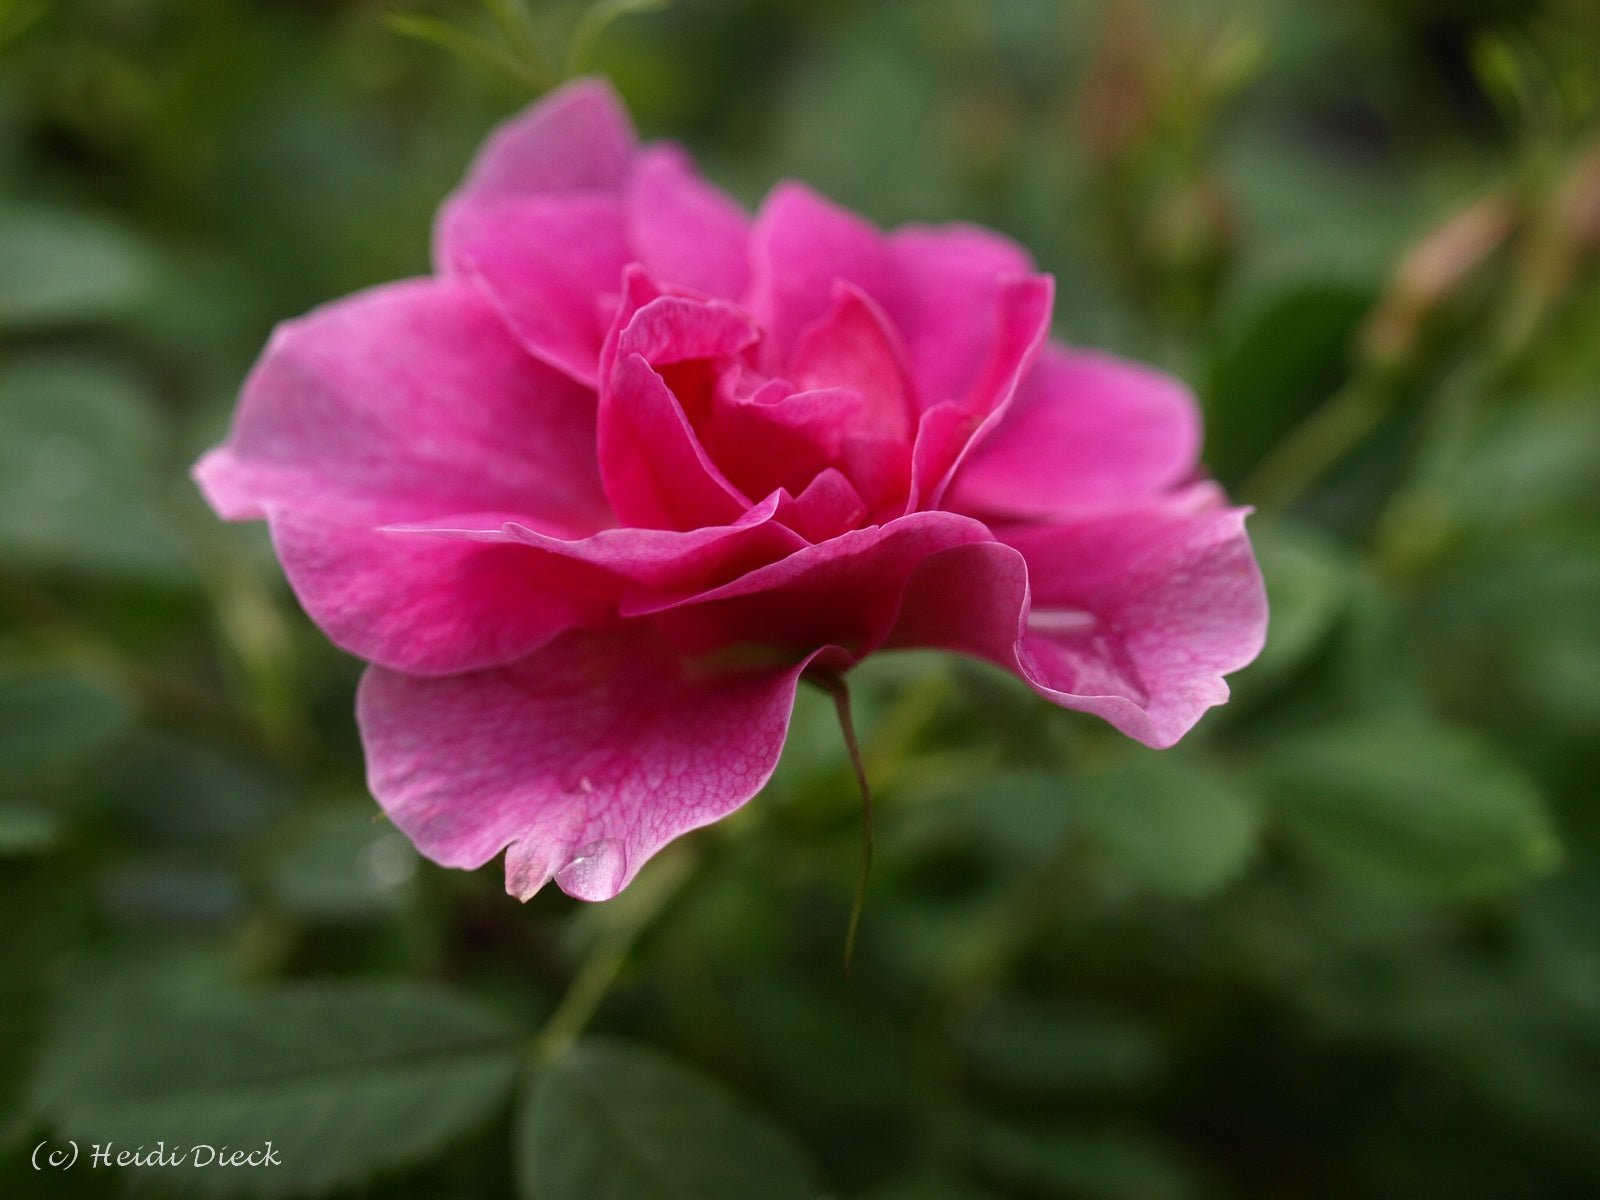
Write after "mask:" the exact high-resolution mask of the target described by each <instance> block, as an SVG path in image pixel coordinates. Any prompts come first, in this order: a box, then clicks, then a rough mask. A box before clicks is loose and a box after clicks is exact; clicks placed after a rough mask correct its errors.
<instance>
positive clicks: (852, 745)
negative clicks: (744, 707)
mask: <svg viewBox="0 0 1600 1200" xmlns="http://www.w3.org/2000/svg"><path fill="white" fill-rule="evenodd" d="M813 681H814V682H815V683H816V684H817V686H819V687H820V688H822V690H823V691H825V692H827V693H828V695H830V696H832V697H833V708H834V711H835V712H836V713H838V714H839V729H840V731H841V732H842V733H843V734H844V744H845V748H846V749H847V750H848V751H849V752H850V766H851V767H852V768H853V769H854V770H855V774H856V786H857V787H859V788H860V789H861V864H860V866H859V867H858V868H857V870H856V890H855V896H854V898H853V899H852V900H851V903H850V925H849V928H847V929H846V930H845V935H844V975H845V978H846V979H848V978H850V968H851V966H852V965H853V964H854V962H855V957H856V934H857V933H858V932H859V931H860V929H861V913H862V910H863V909H864V908H865V907H866V904H867V879H868V878H869V877H870V876H871V874H872V788H871V787H869V786H868V784H867V769H866V767H865V766H864V765H863V764H862V761H861V744H860V742H858V741H857V740H856V723H855V718H854V717H853V716H852V715H851V712H850V688H849V686H848V685H847V684H846V683H845V681H844V680H843V679H841V678H840V677H839V676H838V675H833V674H828V675H818V676H814V677H813Z"/></svg>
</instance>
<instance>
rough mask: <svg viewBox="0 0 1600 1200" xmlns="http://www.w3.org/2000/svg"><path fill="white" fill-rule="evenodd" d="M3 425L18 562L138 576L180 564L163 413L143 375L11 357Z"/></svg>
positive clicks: (7, 523)
mask: <svg viewBox="0 0 1600 1200" xmlns="http://www.w3.org/2000/svg"><path fill="white" fill-rule="evenodd" d="M0 428H3V429H4V430H5V431H6V435H5V437H4V438H0V544H3V545H5V547H6V552H7V556H8V557H9V558H10V560H11V561H12V562H13V563H15V564H17V565H18V566H22V567H32V568H46V569H60V568H71V569H77V570H84V571H92V572H97V573H115V574H120V575H131V576H135V577H140V578H145V577H152V576H154V577H158V578H166V577H169V576H171V575H172V574H173V573H174V572H175V571H177V570H180V569H181V567H182V564H183V558H182V553H181V550H180V548H179V546H178V543H177V542H176V540H175V539H174V537H173V536H172V533H171V531H170V530H169V528H168V527H167V526H166V524H165V523H164V521H163V517H162V514H161V512H160V505H159V501H158V498H157V497H158V488H159V486H160V484H161V482H162V479H161V463H160V454H159V451H160V440H161V428H160V423H159V418H158V416H157V413H156V411H155V408H154V406H153V405H152V404H151V402H150V399H149V397H148V396H147V395H146V394H145V392H144V390H143V388H141V387H140V386H139V384H138V383H137V381H135V380H133V379H131V378H129V376H128V375H126V374H125V373H123V372H121V371H117V370H113V369H111V368H110V367H106V366H100V365H96V364H93V363H89V362H83V361H78V360H73V359H65V358H53V357H38V358H31V359H24V360H20V361H16V362H12V363H8V364H6V365H5V366H3V367H0ZM174 474H176V473H175V472H174Z"/></svg>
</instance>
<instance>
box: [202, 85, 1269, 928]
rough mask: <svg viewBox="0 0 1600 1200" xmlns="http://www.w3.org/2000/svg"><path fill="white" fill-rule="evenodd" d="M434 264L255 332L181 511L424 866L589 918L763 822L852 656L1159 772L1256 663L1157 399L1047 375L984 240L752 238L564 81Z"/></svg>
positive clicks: (1247, 572) (1240, 522) (1242, 602)
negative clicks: (196, 518)
mask: <svg viewBox="0 0 1600 1200" xmlns="http://www.w3.org/2000/svg"><path fill="white" fill-rule="evenodd" d="M435 241H436V247H437V249H436V257H437V269H436V273H435V274H434V275H433V276H431V277H429V278H426V279H416V280H410V281H406V282H400V283H393V284H388V285H386V286H382V287H378V288H374V289H372V290H370V291H366V292H363V293H360V294H358V295H355V296H351V297H349V298H347V299H344V300H341V301H338V302H336V303H334V304H331V305H329V306H327V307H325V308H321V309H318V310H317V311H315V312H313V313H311V314H310V315H308V316H306V317H302V318H301V319H299V320H296V321H291V322H288V323H286V324H284V325H283V326H281V327H280V328H279V329H278V330H277V332H276V333H275V334H274V336H273V338H272V340H271V343H270V344H269V345H268V347H267V349H266V351H265V353H264V354H263V355H262V357H261V359H260V361H259V362H258V363H257V364H256V367H255V369H254V371H253V372H252V374H251V376H250V378H249V381H248V382H247V384H246V385H245V388H244V395H243V398H242V400H241V402H240V405H239V409H238V412H237V414H236V416H235V419H234V424H233V428H232V431H231V433H230V434H229V436H228V439H227V441H226V442H225V443H224V444H223V445H222V446H221V447H219V448H218V449H215V450H213V451H211V452H210V453H209V454H207V455H206V456H205V457H204V458H203V459H202V460H201V462H200V463H199V465H198V467H197V468H196V477H197V479H198V480H199V483H200V486H201V488H202V489H203V490H204V492H205V494H206V497H207V499H208V500H209V501H210V502H211V504H212V506H213V507H214V508H215V509H216V511H217V512H218V513H219V514H220V515H221V516H223V517H225V518H227V519H229V520H249V519H258V518H264V519H265V520H266V521H267V522H268V524H269V526H270V527H271V531H272V536H273V540H274V543H275V545H276V547H277V552H278V555H279V557H280V558H281V560H282V562H283V566H284V570H285V571H286V573H287V574H288V577H289V581H290V583H291V584H292V586H293V588H294V591H295V593H296V595H297V596H298V597H299V599H300V602H301V603H302V604H303V605H304V607H305V609H306V611H307V612H308V613H309V614H310V615H311V617H312V619H313V620H314V621H315V622H316V623H317V624H318V625H320V626H321V627H322V628H323V629H324V630H325V631H326V632H327V634H328V636H329V637H330V638H332V639H333V641H334V642H336V643H337V644H338V645H340V646H341V647H343V648H344V649H346V650H348V651H349V652H350V653H352V654H355V655H357V656H359V657H361V658H363V659H365V660H367V661H368V663H370V664H371V665H370V666H369V667H368V668H367V672H366V675H365V677H364V678H363V680H362V684H361V688H360V694H359V698H358V701H357V711H358V716H359V720H360V726H361V732H362V738H363V742H364V745H365V750H366V756H367V764H368V774H369V780H370V783H371V787H372V791H373V794H374V795H375V796H376V797H377V799H378V801H379V803H381V804H382V805H383V807H384V808H385V809H386V810H387V812H388V814H389V816H390V817H391V818H392V819H393V821H394V823H395V825H397V826H398V827H399V828H400V829H401V830H403V831H404V832H405V833H406V834H407V836H409V837H410V838H411V840H412V841H413V842H415V843H416V845H417V848H418V849H419V850H421V851H422V853H423V854H425V855H427V856H428V857H429V858H431V859H433V860H435V861H436V862H439V863H442V864H444V865H447V866H454V867H477V866H480V865H482V864H483V863H485V862H487V861H488V860H489V859H491V858H493V857H494V856H495V855H496V854H498V853H499V852H500V851H502V850H504V851H506V863H505V867H506V884H507V889H508V890H509V891H510V892H511V893H512V894H514V895H516V896H518V897H521V898H524V899H526V898H527V897H529V896H531V895H532V894H533V893H534V892H535V891H536V890H538V888H539V887H540V886H542V885H543V884H544V883H545V882H546V881H547V880H549V879H551V878H554V879H555V881H556V883H557V884H558V885H559V886H560V887H561V888H562V889H563V890H565V891H566V892H568V893H570V894H571V895H573V896H577V897H580V898H582V899H585V900H603V899H607V898H609V897H611V896H614V895H616V893H617V892H618V891H619V890H621V889H622V888H623V887H624V886H626V885H627V883H628V881H629V880H630V879H631V878H632V877H633V875H634V873H635V872H636V871H638V869H639V867H640V865H641V864H643V863H644V862H645V861H646V860H647V859H648V858H650V856H651V855H652V854H654V853H655V852H656V851H657V850H659V849H660V848H661V847H662V846H663V845H665V844H666V843H667V842H669V841H671V840H672V839H674V838H676V837H678V836H679V835H681V834H683V833H685V832H687V831H689V830H691V829H694V828H696V827H698V826H701V825H705V824H707V823H709V822H711V821H715V820H716V819H717V818H719V817H722V816H724V815H726V814H727V813H729V812H731V811H732V810H734V809H735V808H738V807H739V806H740V805H741V804H743V803H744V802H745V801H746V800H748V799H749V798H750V797H751V796H752V795H754V794H755V793H756V792H757V791H758V790H759V789H760V788H761V787H762V785H763V784H765V783H766V781H767V779H768V777H769V776H770V775H771V773H772V771H773V768H774V766H775V765H776V764H777V761H778V755H779V751H780V750H781V748H782V746H783V740H784V735H785V732H786V730H787V727H788V722H789V716H790V711H791V708H792V706H793V701H794V694H795V689H796V687H797V685H798V684H799V682H800V679H801V677H802V675H804V674H805V673H806V672H807V671H812V672H842V671H845V670H847V669H848V668H850V667H851V666H852V665H854V664H855V663H857V662H859V661H860V660H861V659H863V658H865V657H866V656H867V655H869V654H872V653H874V652H875V651H878V650H884V649H890V648H895V647H943V648H945V649H949V650H952V651H956V652H960V653H964V654H969V655H975V656H977V657H979V658H983V659H987V660H989V661H991V662H994V663H998V664H1000V665H1001V666H1003V667H1005V668H1008V669H1009V670H1011V671H1013V672H1015V673H1016V674H1017V675H1018V676H1020V677H1021V678H1022V679H1023V680H1024V681H1025V682H1026V683H1027V684H1028V685H1029V686H1031V687H1032V688H1033V689H1034V690H1035V691H1037V692H1039V693H1040V694H1041V695H1043V696H1045V697H1046V698H1048V699H1050V700H1052V701H1054V702H1055V703H1057V704H1061V705H1064V706H1066V707H1068V708H1074V709H1080V710H1082V711H1084V712H1089V713H1094V714H1097V715H1098V716H1100V717H1103V718H1104V719H1105V720H1107V721H1109V722H1110V723H1111V724H1113V725H1114V726H1116V727H1117V728H1118V729H1120V730H1122V731H1123V732H1124V733H1126V734H1128V735H1129V736H1131V737H1134V738H1137V739H1138V740H1139V741H1141V742H1145V743H1147V744H1148V745H1151V746H1167V745H1170V744H1172V743H1173V742H1175V741H1177V739H1178V738H1179V737H1181V736H1182V735H1183V734H1184V732H1185V731H1186V730H1188V729H1189V728H1190V726H1192V725H1193V724H1194V723H1195V721H1196V720H1198V719H1199V717H1200V715H1201V713H1202V712H1204V711H1205V709H1207V708H1208V707H1210V706H1211V705H1213V704H1219V703H1221V702H1222V701H1223V700H1225V699H1226V698H1227V694H1228V689H1227V685H1226V684H1225V683H1224V682H1223V680H1222V676H1223V675H1225V674H1226V673H1227V672H1229V671H1233V670H1236V669H1237V668H1239V667H1242V666H1244V665H1245V664H1246V663H1248V662H1249V661H1250V660H1251V659H1252V658H1254V657H1255V655H1256V653H1257V652H1258V650H1259V649H1260V646H1261V642H1262V637H1263V632H1264V628H1265V622H1266V602H1265V596H1264V593H1263V590H1262V584H1261V578H1260V574H1259V572H1258V570H1257V567H1256V563H1255V560H1254V557H1253V555H1252V553H1251V549H1250V544H1249V542H1248V541H1247V539H1246V536H1245V532H1244V516H1245V513H1244V511H1243V510H1241V509H1237V508H1229V507H1226V505H1225V501H1224V499H1223V497H1222V495H1221V493H1220V491H1219V490H1218V489H1217V488H1216V487H1215V486H1214V485H1211V484H1209V483H1206V482H1203V481H1201V480H1200V479H1199V478H1198V476H1197V466H1196V455H1197V451H1198V442H1199V422H1198V417H1197V414H1196V410H1195V406H1194V403H1193V401H1192V399H1191V397H1190V395H1189V393H1188V391H1187V390H1186V389H1185V388H1184V387H1183V386H1182V385H1181V384H1179V383H1178V382H1176V381H1175V380H1173V379H1171V378H1169V377H1167V376H1165V375H1162V374H1160V373H1158V372H1156V371H1153V370H1150V369H1148V368H1146V367H1142V366H1137V365H1134V364H1132V363H1128V362H1123V361H1121V360H1119V359H1116V358H1112V357H1110V356H1108V355H1105V354H1100V353H1094V352H1089V351H1082V350H1073V349H1068V348H1067V347H1065V346H1061V345H1059V344H1056V343H1054V342H1051V341H1050V340H1049V326H1050V309H1051V281H1050V279H1049V278H1048V277H1047V276H1043V275H1039V274H1037V273H1036V272H1035V271H1034V269H1033V264H1032V262H1031V260H1030V259H1029V257H1028V255H1027V254H1026V253H1025V252H1024V251H1023V250H1021V249H1020V248H1019V247H1017V246H1016V245H1014V244H1013V243H1011V242H1010V241H1008V240H1006V239H1005V238H1002V237H999V236H997V235H995V234H993V233H989V232H987V231H985V230H982V229H978V228H974V227H971V226H964V225H949V226H939V227H920V226H917V227H907V228H903V229H898V230H895V231H893V232H890V233H887V234H885V233H882V232H880V231H879V230H877V229H875V228H874V227H873V226H871V225H870V224H868V223H867V222H865V221H863V220H862V219H860V218H859V217H856V216H854V215H853V214H851V213H849V212H847V211H845V210H843V209H841V208H839V207H838V206H836V205H834V204H831V203H829V202H828V201H827V200H825V199H823V198H822V197H821V196H818V195H817V194H815V193H814V192H811V191H809V190H807V189H806V188H805V187H803V186H800V185H798V184H794V183H784V184H780V185H779V186H778V187H776V188H775V189H774V190H773V191H772V193H771V194H770V195H769V196H768V197H767V199H766V201H765V202H764V203H763V204H762V206H761V209H760V211H759V212H757V213H756V214H755V215H754V216H753V217H751V216H748V215H747V214H746V213H744V212H743V211H741V209H740V208H739V207H738V206H737V205H735V204H734V203H733V202H731V201H730V200H729V199H728V198H727V197H726V196H724V195H723V194H722V193H721V192H719V191H717V190H716V189H715V188H713V187H711V186H709V185H708V184H706V183H705V182H703V181H702V180H701V179H699V178H698V177H697V176H696V175H695V173H694V170H693V167H692V165H691V163H690V162H689V160H688V159H687V157H686V156H685V155H684V154H683V152H682V151H681V150H680V149H678V148H677V147H676V146H671V145H661V144H646V145H640V144H638V143H637V141H636V139H635V136H634V133H633V129H632V127H631V124H630V122H629V119H628V116H627V114H626V112H625V111H624V110H623V109H622V107H621V105H620V104H619V102H618V100H617V99H616V97H615V96H614V95H613V93H612V92H611V91H610V90H609V88H608V87H607V86H606V85H604V84H602V83H599V82H596V81H588V80H586V81H580V82H577V83H574V84H571V85H569V86H567V87H564V88H562V89H561V90H560V91H558V92H555V93H553V94H552V95H550V96H549V97H547V98H546V99H545V100H543V101H542V102H541V103H539V104H537V105H535V106H533V107H532V108H531V109H530V110H529V111H528V112H526V113H524V114H523V115H521V116H519V117H517V118H515V119H513V120H511V121H510V122H508V123H507V124H505V125H503V126H502V127H501V128H499V129H498V130H497V131H496V132H495V133H494V134H493V135H492V136H491V137H490V138H489V141H488V143H487V144H486V145H485V146H484V148H483V149H482V151H481V152H480V153H479V155H478V157H477V160H476V161H475V162H474V163H473V165H472V168H471V170H470V172H469V174H468V176H467V179H466V182H465V183H464V184H463V185H462V187H461V188H460V189H459V190H458V191H457V192H456V193H455V194H454V195H453V196H452V197H451V198H450V199H449V201H448V202H447V203H446V204H445V206H444V208H443V210H442V212H441V213H440V216H439V220H438V224H437V229H436V238H435Z"/></svg>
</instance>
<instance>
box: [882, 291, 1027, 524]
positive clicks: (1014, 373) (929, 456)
mask: <svg viewBox="0 0 1600 1200" xmlns="http://www.w3.org/2000/svg"><path fill="white" fill-rule="evenodd" d="M1054 293H1055V284H1054V281H1053V280H1051V279H1050V277H1049V276H1047V275H1034V276H1029V277H1027V278H1025V279H1014V280H1011V281H1010V282H1008V283H1005V284H1003V285H1001V287H1000V289H999V294H998V301H997V303H996V306H995V320H994V335H993V337H992V338H991V340H990V343H989V352H988V357H987V358H986V359H985V360H984V363H983V366H982V367H980V368H979V370H978V373H977V375H976V376H975V377H974V378H973V381H972V384H971V386H970V387H969V389H968V391H967V394H966V395H965V396H963V397H962V398H961V399H960V400H952V401H946V402H944V403H940V404H935V405H934V406H933V407H931V408H928V409H925V410H924V411H923V413H922V419H921V421H920V423H919V424H918V426H917V440H916V446H915V448H914V450H913V452H912V465H911V497H910V504H911V505H912V506H913V507H920V508H935V507H938V506H939V504H940V502H941V501H942V500H943V498H944V492H945V489H946V487H947V486H948V485H949V480H950V478H951V476H952V474H953V473H954V472H955V470H956V468H957V467H958V466H959V465H960V464H961V461H962V460H963V458H965V456H966V454H967V452H968V450H969V448H970V447H971V446H972V445H973V444H974V443H975V442H977V441H979V440H981V438H982V436H983V435H984V433H986V432H987V431H988V430H989V429H991V428H993V427H994V426H995V425H997V424H998V423H999V422H1000V421H1001V420H1003V419H1004V416H1005V413H1006V410H1007V408H1008V407H1009V406H1010V403H1011V399H1012V397H1013V396H1014V395H1015V394H1016V391H1017V388H1018V385H1019V384H1020V383H1021V382H1022V380H1023V379H1024V377H1025V376H1026V375H1027V373H1028V371H1029V370H1030V368H1031V367H1032V366H1033V363H1034V360H1035V359H1036V358H1037V356H1038V353H1039V350H1040V348H1041V347H1042V346H1043V345H1044V343H1045V340H1046V339H1047V338H1048V337H1049V334H1050V305H1051V301H1052V299H1053V297H1054Z"/></svg>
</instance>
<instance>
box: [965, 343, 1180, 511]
mask: <svg viewBox="0 0 1600 1200" xmlns="http://www.w3.org/2000/svg"><path fill="white" fill-rule="evenodd" d="M1199 444H1200V414H1199V410H1198V408H1197V407H1196V405H1195V402H1194V397H1193V396H1192V395H1191V394H1190V393H1189V390H1188V389H1187V388H1185V387H1184V386H1183V385H1182V384H1181V383H1180V382H1178V381H1177V380H1176V379H1174V378H1172V377H1171V376H1170V375H1166V374H1163V373H1162V372H1160V371H1156V370H1153V369H1151V368H1149V367H1145V366H1140V365H1139V364H1137V363H1131V362H1127V361H1125V360H1123V359H1119V358H1115V357H1113V356H1111V355H1109V354H1100V353H1096V352H1094V351H1085V350H1069V349H1067V348H1065V347H1062V346H1049V347H1047V348H1046V349H1045V350H1044V352H1043V353H1042V354H1041V355H1040V357H1039V361H1038V362H1037V363H1036V364H1035V366H1034V368H1033V370H1032V371H1031V372H1029V374H1028V377H1027V378H1026V379H1025V380H1024V381H1023V383H1022V386H1021V388H1019V389H1018V392H1017V398H1016V401H1015V402H1014V403H1013V404H1012V406H1011V409H1010V411H1009V412H1008V413H1007V414H1006V416H1005V418H1004V419H1003V420H1002V421H1001V422H1000V423H999V424H998V425H997V426H996V427H995V428H994V430H993V432H992V433H990V434H989V436H988V437H987V438H986V439H985V440H984V441H983V442H982V443H981V444H979V445H978V446H976V447H975V448H974V449H973V451H972V454H971V456H970V457H969V458H968V459H967V461H966V462H965V463H964V464H963V465H962V467H961V470H960V472H959V474H958V475H957V478H956V480H955V482H954V484H953V485H952V488H951V490H950V492H949V494H948V495H947V496H946V505H947V507H950V508H953V509H956V510H958V511H962V512H972V513H978V514H987V515H1007V516H1012V517H1050V516H1053V515H1056V514H1064V513H1067V512H1070V511H1072V510H1074V509H1081V508H1085V507H1092V506H1096V505H1105V504H1117V503H1125V502H1127V501H1130V500H1136V499H1139V498H1141V497H1144V496H1149V495H1153V494H1155V493H1159V492H1162V491H1165V490H1166V489H1167V488H1170V487H1172V486H1174V485H1176V484H1178V483H1181V482H1183V481H1184V480H1185V479H1186V478H1188V477H1189V476H1191V475H1192V474H1193V473H1194V471H1195V467H1196V458H1197V455H1198V452H1199Z"/></svg>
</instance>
